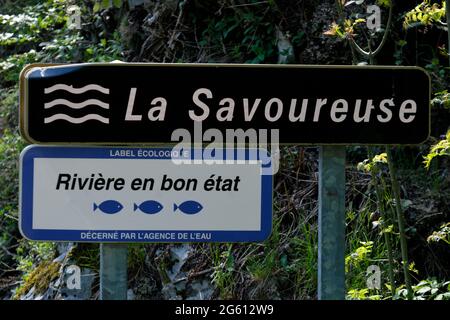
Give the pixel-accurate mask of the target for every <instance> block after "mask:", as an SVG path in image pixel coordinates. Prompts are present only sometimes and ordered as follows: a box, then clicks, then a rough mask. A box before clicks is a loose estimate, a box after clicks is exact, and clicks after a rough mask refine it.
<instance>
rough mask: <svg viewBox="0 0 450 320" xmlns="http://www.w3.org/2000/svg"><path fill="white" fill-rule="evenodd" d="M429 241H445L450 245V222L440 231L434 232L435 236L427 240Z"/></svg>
mask: <svg viewBox="0 0 450 320" xmlns="http://www.w3.org/2000/svg"><path fill="white" fill-rule="evenodd" d="M427 241H428V242H439V241H443V242H445V243H447V244H449V245H450V222H447V223H445V224H443V225H441V227H440V229H439V230H438V231H434V232H433V234H431V235H430V236H429V237H428V238H427Z"/></svg>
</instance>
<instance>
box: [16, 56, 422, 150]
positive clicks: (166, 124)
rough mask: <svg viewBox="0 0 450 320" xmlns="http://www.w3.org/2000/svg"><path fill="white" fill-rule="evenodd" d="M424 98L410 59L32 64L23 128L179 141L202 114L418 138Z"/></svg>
mask: <svg viewBox="0 0 450 320" xmlns="http://www.w3.org/2000/svg"><path fill="white" fill-rule="evenodd" d="M429 102H430V79H429V76H428V75H427V73H426V72H425V71H424V70H423V69H420V68H416V67H359V66H358V67H355V66H354V67H350V66H297V65H284V66H283V65H205V64H198V65H197V64H195V65H193V64H190V65H185V64H127V63H109V64H95V63H94V64H72V65H60V66H55V65H31V66H28V67H27V68H26V69H25V70H24V71H23V72H22V75H21V130H22V134H23V135H24V137H25V138H26V139H27V140H29V141H31V142H34V143H72V142H73V143H102V144H129V143H170V142H173V143H176V142H178V140H176V141H173V139H172V133H173V132H174V130H176V129H186V130H188V131H189V133H192V135H193V134H194V133H193V132H194V123H195V122H201V124H202V132H205V131H206V130H208V129H218V130H219V131H215V132H216V133H217V132H220V133H221V134H223V137H224V138H225V137H226V134H227V132H228V133H230V132H232V131H233V130H235V131H236V130H241V131H242V130H243V131H244V132H250V131H251V130H256V132H258V131H259V130H263V129H267V130H271V129H279V141H280V143H283V144H419V143H421V142H423V141H425V140H426V139H427V138H428V136H429V130H430V123H429V121H430V107H429ZM227 130H228V131H227ZM247 130H250V131H247ZM268 136H269V137H270V135H268Z"/></svg>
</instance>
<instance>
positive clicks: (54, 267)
mask: <svg viewBox="0 0 450 320" xmlns="http://www.w3.org/2000/svg"><path fill="white" fill-rule="evenodd" d="M60 267H61V263H59V262H51V261H45V262H43V263H41V264H40V265H39V266H38V267H37V268H36V269H34V271H33V272H31V273H30V274H29V275H28V276H27V277H26V279H25V282H24V283H23V285H22V286H21V287H20V288H18V289H17V291H16V294H15V295H14V298H13V299H14V300H18V299H20V297H21V296H23V295H24V294H26V293H27V292H28V291H30V290H31V289H32V288H33V287H34V288H35V292H36V293H37V294H40V293H44V292H45V290H47V288H48V287H49V285H50V282H52V281H53V280H55V279H56V278H57V277H58V276H59V269H60Z"/></svg>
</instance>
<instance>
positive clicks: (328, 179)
mask: <svg viewBox="0 0 450 320" xmlns="http://www.w3.org/2000/svg"><path fill="white" fill-rule="evenodd" d="M344 248H345V146H323V147H321V148H320V159H319V259H318V260H319V265H318V268H319V270H318V282H319V283H318V288H319V293H318V296H319V299H320V300H343V299H345V269H344V267H345V262H344V259H345V257H344V255H345V253H344Z"/></svg>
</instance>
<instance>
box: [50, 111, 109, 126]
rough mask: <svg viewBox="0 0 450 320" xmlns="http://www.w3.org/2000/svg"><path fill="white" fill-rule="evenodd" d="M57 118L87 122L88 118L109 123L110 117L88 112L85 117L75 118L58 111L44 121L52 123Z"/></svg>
mask: <svg viewBox="0 0 450 320" xmlns="http://www.w3.org/2000/svg"><path fill="white" fill-rule="evenodd" d="M56 120H64V121H67V122H70V123H76V124H79V123H83V122H86V121H88V120H96V121H100V122H103V123H106V124H108V123H109V119H108V118H104V117H102V116H100V115H98V114H87V115H85V116H84V117H81V118H73V117H71V116H68V115H67V114H63V113H58V114H54V115H52V116H50V117H47V118H44V123H50V122H53V121H56Z"/></svg>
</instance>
